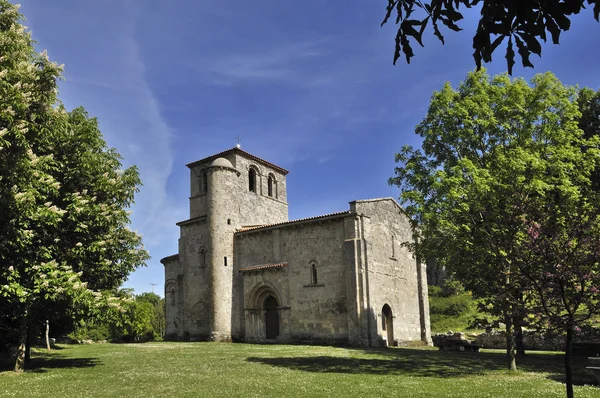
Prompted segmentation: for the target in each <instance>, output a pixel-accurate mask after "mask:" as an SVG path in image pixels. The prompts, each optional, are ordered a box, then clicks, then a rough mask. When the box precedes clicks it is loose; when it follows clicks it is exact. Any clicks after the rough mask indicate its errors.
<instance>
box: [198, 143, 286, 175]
mask: <svg viewBox="0 0 600 398" xmlns="http://www.w3.org/2000/svg"><path fill="white" fill-rule="evenodd" d="M232 152H238V153H240V154H242V155H244V156H246V157H248V158H250V159H252V160H256V161H257V162H260V163H263V164H264V165H266V166H269V167H272V168H274V169H275V170H277V171H279V172H281V173H283V174H284V175H285V174H288V173H289V171H287V170H286V169H284V168H283V167H279V166H277V165H276V164H273V163H271V162H268V161H266V160H264V159H261V158H259V157H258V156H254V155H253V154H251V153H248V152H246V151H244V150H243V149H240V148H238V147H233V148H231V149H228V150H226V151H223V152H219V153H216V154H214V155H211V156H209V157H206V158H204V159H200V160H196V161H195V162H192V163H188V164H186V166H187V167H190V168H191V167H194V166H196V165H197V164H200V163H204V162H208V161H210V160H214V159H216V158H218V157H221V156H225V155H229V154H230V153H232Z"/></svg>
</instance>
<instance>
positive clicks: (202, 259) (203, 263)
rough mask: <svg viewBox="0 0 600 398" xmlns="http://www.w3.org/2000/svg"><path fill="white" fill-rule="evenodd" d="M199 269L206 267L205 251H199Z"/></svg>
mask: <svg viewBox="0 0 600 398" xmlns="http://www.w3.org/2000/svg"><path fill="white" fill-rule="evenodd" d="M200 267H202V268H204V267H206V250H204V248H202V249H200Z"/></svg>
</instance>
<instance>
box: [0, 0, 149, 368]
mask: <svg viewBox="0 0 600 398" xmlns="http://www.w3.org/2000/svg"><path fill="white" fill-rule="evenodd" d="M21 20H22V16H21V15H19V13H18V9H17V7H16V6H14V5H12V4H10V3H8V2H7V1H6V0H0V54H2V55H3V56H1V57H0V77H2V79H0V164H1V165H2V166H1V168H0V236H1V237H2V239H0V293H1V294H2V296H4V298H5V299H6V302H7V303H8V304H9V305H8V306H5V307H3V308H10V309H11V310H12V311H13V314H12V318H13V319H18V321H19V333H18V335H19V342H18V346H19V350H18V355H17V361H16V364H15V370H16V371H22V370H23V365H24V359H25V346H26V337H27V335H28V330H29V331H31V327H32V326H33V325H34V324H35V323H36V322H37V323H38V324H39V323H40V321H43V320H45V319H48V318H47V317H48V313H49V312H52V308H53V307H54V306H57V305H61V303H63V304H62V306H63V307H62V308H64V307H65V303H67V304H66V306H68V307H70V308H82V309H84V308H86V307H89V306H90V305H91V307H92V308H97V307H96V306H103V305H109V304H110V305H116V304H115V303H114V300H112V301H111V300H110V298H107V297H106V296H105V295H103V293H102V292H101V291H110V290H111V289H113V290H114V289H115V288H116V287H117V286H119V285H120V284H121V283H122V282H123V281H124V279H125V278H126V277H127V275H128V274H129V273H130V272H131V271H132V270H133V269H135V268H136V267H138V266H141V265H143V263H144V261H145V260H146V259H147V258H148V254H147V252H146V251H145V250H144V249H143V247H142V243H141V238H140V236H139V235H138V234H137V233H135V232H133V231H131V230H129V229H128V227H127V224H128V223H129V215H128V213H127V211H126V208H127V207H129V206H130V205H131V204H132V203H133V199H134V194H135V192H137V189H138V188H137V187H138V185H139V184H140V181H139V177H138V174H137V170H136V169H135V168H133V167H132V168H128V169H126V170H121V164H120V157H119V155H118V153H117V152H116V151H115V150H114V149H109V148H107V147H106V143H105V142H104V141H103V140H102V136H101V133H100V131H99V130H98V128H97V122H96V121H95V119H91V118H89V117H88V115H87V114H86V113H85V111H84V110H83V109H76V110H74V111H72V112H70V113H68V112H66V110H65V109H64V107H63V106H62V104H61V103H60V101H59V100H58V98H57V93H58V90H57V79H59V78H60V76H61V67H59V66H58V65H56V64H55V63H52V62H50V61H49V60H48V57H47V55H46V54H45V53H41V54H37V53H36V52H35V50H34V47H33V42H32V40H31V36H30V34H29V33H27V32H25V28H24V27H23V26H22V25H21V23H20V21H21ZM82 314H83V312H81V311H80V315H82Z"/></svg>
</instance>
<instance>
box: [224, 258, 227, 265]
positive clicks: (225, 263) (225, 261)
mask: <svg viewBox="0 0 600 398" xmlns="http://www.w3.org/2000/svg"><path fill="white" fill-rule="evenodd" d="M223 265H225V266H226V267H227V257H223Z"/></svg>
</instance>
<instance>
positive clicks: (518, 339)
mask: <svg viewBox="0 0 600 398" xmlns="http://www.w3.org/2000/svg"><path fill="white" fill-rule="evenodd" d="M521 320H522V319H521V318H520V317H518V316H516V317H514V318H513V322H514V325H515V345H516V347H517V356H518V357H524V356H525V344H524V343H523V326H522V325H521Z"/></svg>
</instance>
